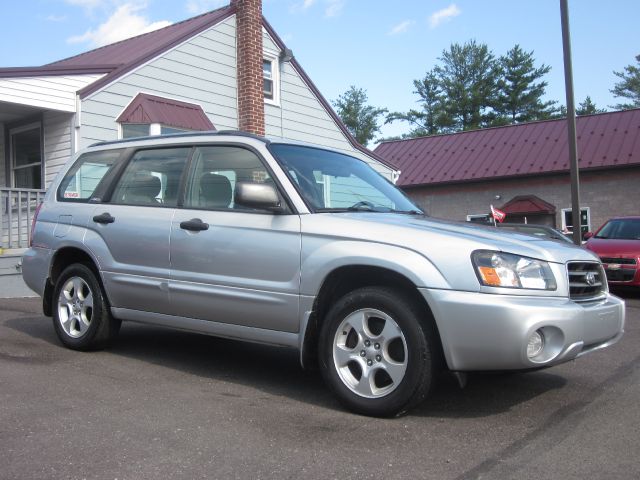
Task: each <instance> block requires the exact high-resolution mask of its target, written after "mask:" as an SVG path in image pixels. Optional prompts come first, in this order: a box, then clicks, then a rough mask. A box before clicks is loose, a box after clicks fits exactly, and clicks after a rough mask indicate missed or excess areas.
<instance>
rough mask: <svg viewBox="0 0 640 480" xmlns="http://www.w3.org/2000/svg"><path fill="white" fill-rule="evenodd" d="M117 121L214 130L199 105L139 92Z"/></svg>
mask: <svg viewBox="0 0 640 480" xmlns="http://www.w3.org/2000/svg"><path fill="white" fill-rule="evenodd" d="M116 121H117V122H118V123H160V124H162V125H166V126H169V127H176V128H184V129H186V130H215V129H216V128H215V127H214V126H213V123H211V120H209V118H208V117H207V115H206V114H205V113H204V111H203V110H202V107H201V106H200V105H196V104H194V103H187V102H181V101H179V100H172V99H169V98H164V97H156V96H155V95H148V94H146V93H139V94H138V95H136V97H135V98H134V99H133V100H132V101H131V103H130V104H129V106H128V107H127V108H126V109H125V110H124V112H122V114H121V115H120V116H119V117H118V118H117V120H116Z"/></svg>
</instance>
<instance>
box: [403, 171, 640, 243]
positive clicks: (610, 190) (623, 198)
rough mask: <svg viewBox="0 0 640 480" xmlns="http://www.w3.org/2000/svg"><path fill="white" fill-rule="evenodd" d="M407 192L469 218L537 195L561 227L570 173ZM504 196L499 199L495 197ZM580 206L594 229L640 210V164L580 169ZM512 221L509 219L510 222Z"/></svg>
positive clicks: (435, 208) (430, 206)
mask: <svg viewBox="0 0 640 480" xmlns="http://www.w3.org/2000/svg"><path fill="white" fill-rule="evenodd" d="M405 192H406V193H407V195H408V196H409V197H410V198H411V199H412V200H413V201H414V202H416V203H417V204H418V205H419V206H420V207H421V208H423V209H425V210H426V212H427V213H428V214H429V215H431V216H433V217H437V218H449V219H451V220H466V216H467V215H469V214H484V213H488V212H489V205H491V204H493V205H494V206H495V207H500V206H502V205H504V204H505V203H507V202H508V201H509V200H511V199H512V198H513V197H515V196H517V195H536V196H538V197H540V198H541V199H542V200H545V201H546V202H549V203H550V204H552V205H555V207H556V218H555V226H556V227H557V228H560V227H561V226H562V218H561V209H563V208H571V184H570V178H569V174H568V173H567V174H565V175H550V176H539V177H530V178H517V179H504V180H491V181H484V182H473V183H466V184H456V185H440V186H437V185H436V186H426V187H416V188H407V189H405ZM496 195H500V197H501V198H500V199H496V198H495V197H496ZM580 206H581V208H585V207H589V209H590V214H591V229H592V230H594V229H596V228H598V227H599V226H600V225H602V224H603V223H604V222H605V221H606V220H607V219H608V218H610V217H613V216H618V215H639V214H640V168H626V169H617V170H609V171H599V172H581V173H580ZM506 221H509V217H507V220H506Z"/></svg>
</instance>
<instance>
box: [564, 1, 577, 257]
mask: <svg viewBox="0 0 640 480" xmlns="http://www.w3.org/2000/svg"><path fill="white" fill-rule="evenodd" d="M560 18H561V22H562V51H563V54H564V55H563V56H564V84H565V90H566V96H567V133H568V136H569V138H568V139H569V165H570V171H571V222H572V223H573V243H575V244H576V245H580V244H582V228H581V224H580V176H579V171H578V141H577V139H576V106H575V102H574V96H573V69H572V67H571V37H570V35H569V5H568V0H560Z"/></svg>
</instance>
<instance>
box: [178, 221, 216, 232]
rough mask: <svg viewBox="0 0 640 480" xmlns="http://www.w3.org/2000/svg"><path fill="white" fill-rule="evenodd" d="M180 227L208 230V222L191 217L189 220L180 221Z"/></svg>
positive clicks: (191, 229) (196, 230) (198, 230)
mask: <svg viewBox="0 0 640 480" xmlns="http://www.w3.org/2000/svg"><path fill="white" fill-rule="evenodd" d="M180 228H181V229H183V230H189V231H191V232H201V231H202V230H209V224H208V223H204V222H203V221H202V220H200V219H199V218H192V219H191V220H186V221H184V222H180Z"/></svg>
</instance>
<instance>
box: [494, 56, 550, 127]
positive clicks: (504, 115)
mask: <svg viewBox="0 0 640 480" xmlns="http://www.w3.org/2000/svg"><path fill="white" fill-rule="evenodd" d="M498 64H499V69H500V76H499V78H498V96H497V102H496V104H495V114H496V120H495V121H494V124H500V123H520V122H530V121H534V120H544V119H546V118H550V117H551V116H552V115H553V114H554V113H555V112H556V110H557V109H556V108H555V107H554V105H555V104H556V102H555V101H547V102H543V101H542V97H543V96H544V94H545V89H546V87H547V82H546V81H541V79H542V77H544V76H545V75H546V74H547V73H549V71H550V70H551V67H550V66H548V65H544V64H542V65H541V66H540V67H537V68H536V66H535V59H534V58H533V51H531V52H525V51H524V50H522V48H520V45H515V46H514V47H513V48H512V49H511V50H509V51H508V52H507V53H506V55H503V56H501V57H500V59H499V60H498Z"/></svg>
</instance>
